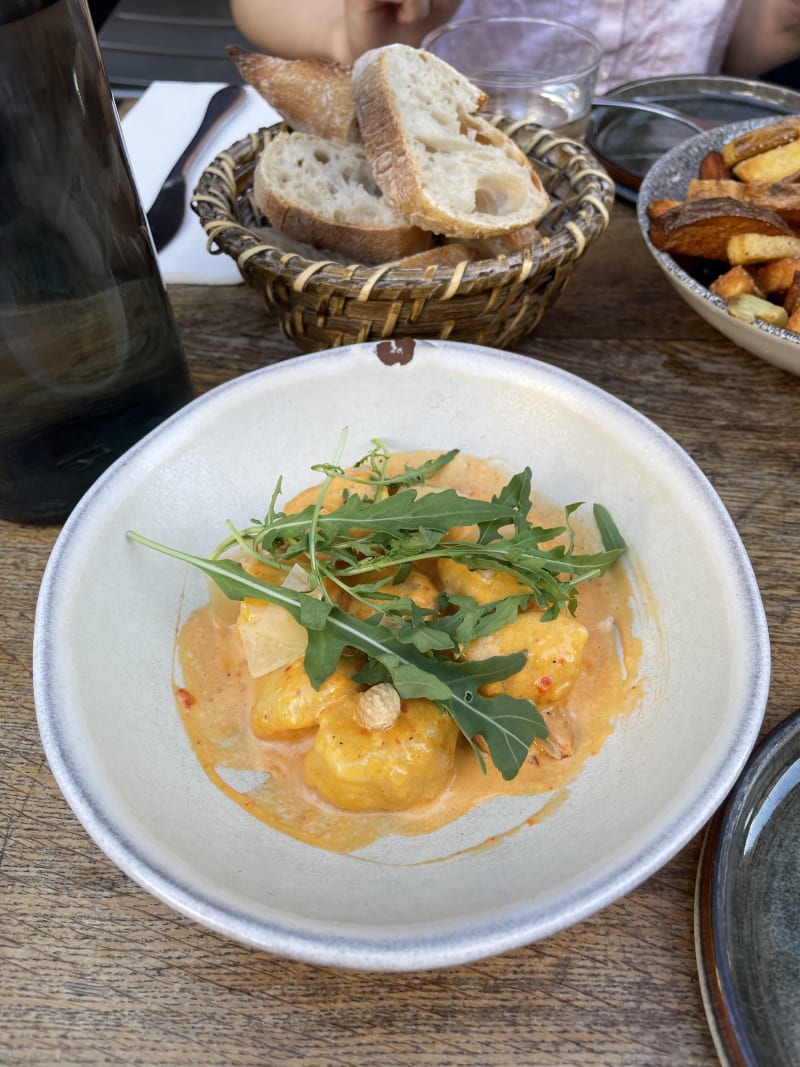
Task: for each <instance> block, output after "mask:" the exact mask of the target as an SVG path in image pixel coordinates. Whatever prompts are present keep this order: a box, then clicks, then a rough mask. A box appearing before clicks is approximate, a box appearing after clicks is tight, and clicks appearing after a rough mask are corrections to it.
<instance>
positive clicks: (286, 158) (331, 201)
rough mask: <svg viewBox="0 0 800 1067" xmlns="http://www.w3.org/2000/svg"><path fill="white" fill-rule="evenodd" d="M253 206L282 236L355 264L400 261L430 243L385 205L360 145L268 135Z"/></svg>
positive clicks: (256, 176) (428, 237)
mask: <svg viewBox="0 0 800 1067" xmlns="http://www.w3.org/2000/svg"><path fill="white" fill-rule="evenodd" d="M253 200H254V202H255V204H256V206H257V207H258V208H259V209H260V210H261V211H262V212H263V213H264V215H266V217H267V218H268V219H269V221H270V224H271V225H272V226H274V227H275V228H276V229H278V230H280V231H281V232H283V233H285V234H287V235H288V236H289V237H292V238H294V239H295V240H297V241H305V242H306V243H308V244H311V245H314V247H316V248H322V249H326V248H327V249H332V250H335V251H336V252H337V253H339V254H340V255H345V256H350V257H352V259H353V261H354V262H357V263H384V262H386V261H388V260H393V259H400V258H401V257H403V256H408V255H412V254H413V253H416V252H421V251H424V250H425V249H427V248H430V247H431V245H432V244H433V241H434V237H433V234H431V233H429V232H428V231H426V230H422V229H420V228H418V227H417V226H413V225H411V224H410V223H409V222H408V221H407V220H406V219H404V218H403V217H402V216H401V215H398V214H397V213H396V212H395V211H394V210H393V209H392V208H391V207H390V205H389V204H387V203H386V201H385V200H384V198H383V196H382V195H381V193H380V190H379V189H378V187H377V186H376V185H375V183H374V179H373V177H372V173H371V171H370V168H369V164H368V162H367V158H366V155H365V154H364V150H363V148H362V146H361V145H356V144H345V143H342V142H338V143H337V142H334V141H326V140H324V139H323V138H320V137H315V136H314V135H312V134H304V133H278V134H276V136H275V137H273V138H272V140H271V141H270V142H269V144H267V145H266V147H265V148H264V151H263V152H262V153H261V156H260V157H259V160H258V163H257V165H256V169H255V171H254V174H253Z"/></svg>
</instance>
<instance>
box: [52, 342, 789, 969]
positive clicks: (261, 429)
mask: <svg viewBox="0 0 800 1067" xmlns="http://www.w3.org/2000/svg"><path fill="white" fill-rule="evenodd" d="M409 356H410V357H411V358H410V359H409V358H408V357H409ZM379 357H382V358H379ZM397 357H401V358H402V359H405V360H407V361H406V362H401V361H395V362H393V360H396V359H397ZM345 425H347V426H349V441H348V449H347V451H348V457H349V458H354V457H356V456H359V455H361V454H363V453H364V452H365V451H367V450H368V448H369V445H370V441H371V439H372V438H374V437H379V438H381V439H382V440H383V441H384V442H385V443H387V444H388V445H389V446H390V447H392V448H402V449H406V448H418V447H423V448H439V447H441V448H442V449H446V448H450V447H452V446H458V447H459V448H461V449H462V450H463V451H465V452H467V453H472V454H475V455H479V456H486V457H500V458H502V459H504V460H506V461H507V462H508V463H509V464H510V465H511V467H512V468H513V469H514V470H518V469H521V468H522V467H523V466H525V465H526V464H530V465H531V467H532V468H533V472H534V482H535V485H536V487H537V489H538V490H539V491H540V492H542V493H544V494H545V496H546V497H548V498H550V499H551V500H552V501H554V502H559V503H563V504H566V503H571V502H574V501H576V500H586V501H600V502H602V503H604V504H605V505H606V506H607V507H608V508H609V509H610V511H611V514H612V515H613V516H614V518H615V520H616V522H617V523H618V525H619V527H620V529H621V531H622V532H623V534H624V536H625V537H626V538H627V540H628V543H629V545H630V552H629V553H628V556H627V563H626V566H627V567H628V568H629V571H630V575H631V580H632V582H633V585H634V588H635V590H636V599H637V604H638V607H637V620H638V622H637V626H638V630H639V634H640V636H641V640H642V642H643V649H644V651H643V660H642V668H643V672H644V675H645V678H644V684H643V686H642V689H643V697H642V700H641V703H640V705H639V706H638V708H637V709H636V710H635V711H634V712H633V713H631V714H630V715H629V716H627V717H625V718H624V719H623V720H622V721H621V722H620V723H619V724H618V726H617V728H616V730H615V732H614V733H613V734H612V736H611V738H610V739H609V740H608V742H607V743H606V744H605V746H604V747H603V748H602V749H601V751H600V752H599V754H598V755H597V756H595V757H594V758H592V759H590V760H589V761H588V762H587V763H586V765H585V766H584V768H583V769H582V771H581V773H580V774H579V775H578V777H577V778H576V779H575V780H574V782H573V783H572V784H571V785H570V786H569V788H568V789H567V790H565V791H564V794H563V796H561V797H559V798H558V799H559V801H560V802H558V803H555V804H553V805H551V808H552V809H553V810H550V811H549V812H548V813H547V814H546V815H545V816H544V817H542V818H541V820H539V821H534V822H533V823H532V824H531V825H525V826H524V827H523V828H522V829H520V830H518V831H517V832H516V833H513V834H510V835H506V836H505V837H504V836H502V834H503V831H505V830H507V829H508V828H509V827H512V826H516V825H518V824H520V823H523V822H525V819H526V818H527V816H529V815H530V814H532V813H533V812H534V811H535V810H537V809H538V807H539V805H540V804H541V803H542V802H543V799H545V798H523V799H522V800H515V801H506V802H503V803H499V804H484V805H482V806H480V807H478V808H477V809H476V810H474V811H473V812H472V813H470V814H469V815H468V816H466V817H464V818H463V819H461V820H460V821H459V822H456V823H454V824H452V825H451V826H449V827H446V828H444V829H443V830H441V831H439V832H437V833H435V834H433V835H431V836H430V837H410V838H403V839H396V838H390V839H387V840H384V841H383V842H380V843H379V844H378V845H377V846H372V847H371V848H370V849H368V850H367V855H366V856H359V855H342V854H337V853H334V852H330V851H326V850H322V849H318V848H313V847H310V846H308V845H305V844H302V843H299V842H297V841H295V840H293V839H291V838H289V837H287V836H284V835H282V834H280V833H277V832H275V831H273V830H271V829H270V828H269V827H267V826H266V825H264V824H263V823H261V822H260V821H258V820H256V819H255V818H252V817H250V816H249V815H247V814H246V812H245V811H243V810H242V808H241V807H240V806H238V805H237V804H235V803H233V801H231V800H229V799H228V798H227V797H226V796H225V795H223V794H222V793H221V792H220V791H219V790H218V789H217V788H216V787H215V786H214V785H213V784H212V783H211V782H210V780H209V779H208V778H207V777H206V776H205V774H204V772H203V771H202V770H201V768H200V766H199V764H198V762H197V760H196V759H195V757H194V756H193V754H192V752H191V750H190V746H189V744H188V742H187V737H186V735H185V734H184V731H183V727H182V726H181V723H180V721H179V718H178V715H177V712H176V709H175V706H174V702H173V695H172V689H171V683H172V677H173V649H174V642H175V630H176V622H177V620H178V617H179V615H180V614H181V612H182V613H183V614H184V615H185V613H186V611H187V610H188V609H189V608H191V607H192V606H193V605H194V604H196V603H199V602H201V601H202V600H203V599H204V597H205V595H206V591H205V586H204V582H203V579H202V578H201V577H200V576H199V575H197V574H196V572H191V573H188V574H187V570H186V568H185V567H184V565H183V564H180V563H178V562H177V561H175V560H173V559H169V558H167V557H164V556H161V555H158V554H156V553H154V552H151V551H149V550H147V549H145V548H143V547H142V546H140V545H138V544H135V543H133V542H131V541H130V540H129V539H128V538H127V537H126V531H127V530H128V529H131V528H132V529H135V530H137V531H139V532H141V533H143V534H145V535H146V536H148V537H151V538H153V539H155V540H158V541H162V542H165V543H167V544H171V545H173V546H177V547H181V548H183V549H185V550H187V551H189V552H196V553H199V554H207V553H208V552H209V551H211V549H212V548H213V546H214V545H215V544H217V543H218V542H219V540H220V537H221V532H222V533H223V534H224V523H225V520H226V519H227V518H229V517H230V518H232V519H233V520H234V521H239V522H242V523H247V521H248V520H249V519H250V518H252V517H253V516H255V515H263V514H264V512H265V511H266V506H267V504H268V501H269V496H270V494H271V491H272V488H273V485H274V482H275V479H276V477H277V476H278V475H279V474H282V475H283V476H284V488H285V491H286V492H287V494H288V493H290V492H291V491H293V489H295V488H300V487H302V486H304V485H306V484H308V481H309V471H308V468H309V466H310V464H312V463H314V462H318V461H320V460H322V459H326V458H330V457H331V455H332V454H333V451H334V449H335V446H336V442H337V440H338V437H339V432H340V430H341V428H342V427H343V426H345ZM182 598H185V599H184V600H183V603H182ZM34 675H35V677H34V682H35V697H36V707H37V714H38V718H39V725H40V731H41V736H42V740H43V744H44V748H45V751H46V753H47V757H48V760H49V762H50V766H51V768H52V770H53V773H54V775H55V777H56V779H57V781H58V783H59V785H60V787H61V789H62V791H63V793H64V795H65V797H66V799H67V801H68V802H69V804H70V805H71V807H72V808H73V810H74V812H75V814H76V815H77V817H78V818H79V819H80V820H81V822H82V823H83V825H84V826H85V828H86V829H87V831H88V833H89V834H90V835H91V837H92V838H93V839H94V840H95V842H96V843H97V844H98V845H99V846H100V848H101V849H103V850H104V851H105V852H106V853H107V855H108V856H110V857H111V859H112V860H113V861H114V862H115V863H117V864H118V865H119V866H120V867H121V868H122V869H123V870H124V871H125V872H126V873H127V874H128V875H129V876H130V877H131V878H133V879H134V880H135V881H137V882H139V883H140V884H141V885H143V886H144V887H145V888H146V889H148V890H149V891H150V892H152V893H153V894H155V895H156V896H157V897H159V898H160V899H161V900H163V901H165V902H166V903H167V904H169V905H170V906H172V907H173V908H175V909H177V910H178V911H180V912H183V913H184V914H186V915H189V916H191V917H192V918H193V919H195V920H197V921H198V922H200V923H202V924H204V925H206V926H208V927H210V928H211V929H213V930H216V931H219V932H221V933H224V934H226V935H228V936H230V937H232V938H234V939H237V940H239V941H241V942H244V943H246V944H249V945H252V946H256V947H258V948H262V949H265V950H268V951H270V952H274V953H279V954H283V955H286V956H289V957H293V958H295V959H299V960H303V961H308V962H313V963H318V964H325V965H337V966H346V967H352V968H363V969H374V970H416V969H424V968H433V967H440V966H446V965H452V964H457V963H461V962H465V961H468V960H472V959H476V958H480V957H483V956H486V955H491V954H495V953H499V952H502V951H505V950H507V949H510V948H513V947H515V946H518V945H522V944H526V943H529V942H532V941H535V940H537V939H539V938H543V937H546V936H548V935H550V934H553V933H555V932H556V931H559V930H561V929H563V928H565V927H567V926H569V925H570V924H572V923H575V922H577V921H578V920H580V919H582V918H584V917H586V916H588V915H590V914H592V913H593V912H595V911H597V910H598V909H600V908H602V907H604V906H605V905H607V904H609V903H611V902H612V901H614V900H615V899H617V898H619V897H620V896H622V895H624V894H625V893H627V892H629V891H630V890H631V889H633V888H634V887H635V886H636V885H638V884H639V883H641V882H642V881H643V880H644V879H646V878H647V877H648V876H649V875H651V874H652V873H653V872H654V871H656V870H657V869H658V868H659V867H661V866H662V864H664V863H665V862H666V861H667V860H669V859H670V857H672V856H673V855H674V854H675V853H676V852H677V851H678V850H679V849H680V848H682V847H683V846H684V845H685V844H686V843H687V842H688V841H689V840H690V838H691V837H692V836H693V835H694V834H696V833H697V832H698V831H699V830H700V828H701V827H702V826H703V824H704V823H705V822H706V821H707V820H708V818H709V817H710V816H711V814H712V813H713V812H714V811H715V809H716V808H717V807H718V806H719V804H720V803H721V802H722V800H723V799H724V797H725V796H726V794H727V792H728V790H729V789H730V788H731V786H732V785H733V783H734V781H735V780H736V778H737V776H738V774H739V772H740V770H741V768H742V766H743V764H744V762H745V760H746V757H747V756H748V754H749V752H750V750H751V748H752V746H753V744H754V742H755V740H756V737H757V734H758V730H759V726H760V723H761V721H762V717H763V712H764V707H765V703H766V696H767V688H768V682H769V644H768V636H767V629H766V624H765V618H764V612H763V607H762V604H761V600H760V596H759V592H758V588H757V586H756V582H755V579H754V576H753V573H752V570H751V567H750V563H749V561H748V558H747V555H746V553H745V551H744V548H743V546H742V543H741V541H740V539H739V536H738V534H737V532H736V530H735V528H734V526H733V524H732V522H731V520H730V518H729V516H728V514H727V512H726V511H725V509H724V507H723V505H722V504H721V502H720V500H719V499H718V497H717V495H716V494H715V492H714V490H713V489H712V487H711V486H710V485H709V483H708V481H707V480H706V479H705V477H704V476H703V475H702V473H701V472H700V471H699V470H698V468H697V467H696V466H695V464H694V463H693V462H692V460H691V459H690V458H689V457H688V456H687V455H686V453H685V452H683V451H682V450H681V449H680V448H679V447H678V445H676V444H675V443H674V442H673V441H672V440H671V439H670V438H669V437H667V436H666V435H665V434H664V433H663V432H662V431H660V430H659V429H658V428H657V427H656V426H654V425H653V424H652V423H651V422H649V421H648V420H646V419H645V418H643V417H642V416H641V415H639V414H637V413H636V412H635V411H633V410H632V409H630V408H628V407H627V406H625V405H624V404H622V403H621V402H619V401H617V400H616V399H614V398H613V397H611V396H609V395H607V394H605V393H603V392H601V391H600V390H598V389H597V388H595V387H593V386H591V385H589V384H587V383H586V382H584V381H582V380H580V379H578V378H576V377H574V376H572V375H570V374H567V373H565V372H563V371H561V370H558V369H556V368H554V367H552V366H548V365H546V364H542V363H538V362H536V361H535V360H532V359H528V358H524V357H521V356H515V355H511V354H509V353H505V352H500V351H496V350H491V349H485V348H480V347H476V346H470V345H466V344H457V343H449V342H444V341H440V342H416V345H415V344H414V342H409V341H405V342H403V343H402V351H401V350H400V346H398V345H395V344H393V343H392V342H385V343H381V344H377V345H375V344H366V345H357V346H353V347H350V348H340V349H335V350H329V351H326V352H323V353H319V354H314V355H308V356H301V357H298V358H296V359H292V360H290V361H287V362H284V363H280V364H276V365H274V366H271V367H267V368H265V369H263V370H261V371H257V372H255V373H253V374H250V375H246V376H244V377H241V378H238V379H235V380H233V381H230V382H228V383H227V384H225V385H224V386H221V387H219V388H218V389H216V390H214V391H213V392H211V393H209V394H207V395H205V396H203V397H201V398H200V399H198V400H196V401H195V402H194V403H192V404H191V405H189V406H188V407H187V408H185V409H184V410H182V411H180V412H179V413H178V414H177V415H175V416H174V417H173V418H172V419H170V420H169V421H168V422H166V423H165V424H163V425H162V426H161V427H160V428H158V429H156V430H155V431H154V432H153V433H152V434H151V435H150V436H149V437H147V438H146V439H145V440H144V441H143V442H141V443H140V444H139V445H137V446H136V447H134V448H133V449H132V450H131V451H130V452H129V453H128V454H127V455H126V456H124V457H123V458H122V459H121V460H119V461H118V462H117V463H116V464H115V465H114V466H113V467H112V468H111V469H110V470H109V471H108V472H107V474H106V475H104V476H103V477H102V478H101V479H100V481H99V482H98V483H97V484H96V485H95V486H94V487H93V489H92V490H90V492H89V493H88V494H87V495H86V497H85V498H84V499H83V500H82V501H81V503H80V504H79V505H78V507H77V508H76V509H75V511H74V513H73V514H72V516H71V517H70V519H69V520H68V522H67V523H66V525H65V526H64V529H63V532H62V534H61V536H60V537H59V540H58V542H57V544H56V547H55V549H54V551H53V553H52V556H51V559H50V561H49V564H48V567H47V570H46V574H45V576H44V580H43V583H42V588H41V594H40V600H39V604H38V609H37V616H36V628H35V647H34ZM495 834H497V835H500V837H499V839H498V841H497V843H496V844H494V845H493V846H490V845H485V846H484V847H480V848H476V849H470V846H472V845H478V844H480V843H481V842H485V841H486V839H487V838H489V837H491V836H492V835H495Z"/></svg>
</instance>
